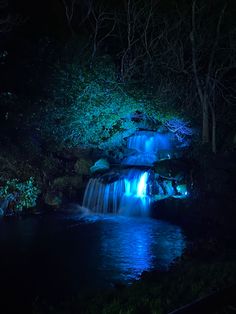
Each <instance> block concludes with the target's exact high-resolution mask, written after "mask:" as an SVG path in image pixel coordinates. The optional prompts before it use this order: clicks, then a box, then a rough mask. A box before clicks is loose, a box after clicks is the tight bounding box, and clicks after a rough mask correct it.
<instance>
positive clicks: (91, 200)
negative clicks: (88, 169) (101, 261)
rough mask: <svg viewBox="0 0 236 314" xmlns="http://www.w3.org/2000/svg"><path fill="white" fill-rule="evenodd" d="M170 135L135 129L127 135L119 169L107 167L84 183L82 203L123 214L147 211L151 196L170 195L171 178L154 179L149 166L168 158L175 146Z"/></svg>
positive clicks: (137, 214)
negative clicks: (126, 151)
mask: <svg viewBox="0 0 236 314" xmlns="http://www.w3.org/2000/svg"><path fill="white" fill-rule="evenodd" d="M174 144H175V143H174V141H173V135H172V134H170V133H165V134H158V133H155V132H151V131H138V132H136V133H135V134H134V135H133V136H131V137H129V138H128V142H127V148H128V149H130V150H131V152H132V154H131V155H129V156H127V157H126V158H124V159H123V161H122V163H121V165H123V166H122V167H123V169H122V167H121V169H114V170H109V171H107V172H106V173H104V174H100V175H98V176H97V177H94V178H91V179H90V180H89V182H88V184H87V187H86V190H85V194H84V198H83V207H84V208H87V209H89V210H90V211H92V212H97V213H103V214H107V213H113V214H122V215H127V216H147V215H149V210H150V203H151V200H152V196H153V194H154V192H155V194H157V195H160V197H162V198H163V197H168V196H171V195H173V194H174V193H175V192H176V191H177V190H175V187H173V184H172V183H171V181H165V182H164V181H162V182H161V181H160V180H159V181H158V177H159V176H158V174H155V173H154V172H153V170H151V167H152V165H153V163H154V162H157V161H159V160H161V159H170V158H171V156H172V151H173V149H174V148H175V145H174Z"/></svg>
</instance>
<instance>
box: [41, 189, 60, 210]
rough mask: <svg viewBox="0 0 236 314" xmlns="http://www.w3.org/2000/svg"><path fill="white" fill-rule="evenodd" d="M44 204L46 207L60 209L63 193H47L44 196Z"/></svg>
mask: <svg viewBox="0 0 236 314" xmlns="http://www.w3.org/2000/svg"><path fill="white" fill-rule="evenodd" d="M44 202H45V204H46V205H49V206H52V207H55V208H59V207H60V206H61V204H62V193H61V192H56V191H47V193H46V194H45V196H44Z"/></svg>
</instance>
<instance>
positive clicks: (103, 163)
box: [90, 158, 110, 173]
mask: <svg viewBox="0 0 236 314" xmlns="http://www.w3.org/2000/svg"><path fill="white" fill-rule="evenodd" d="M109 168H110V164H109V162H108V161H107V160H106V159H104V158H101V159H99V160H98V161H96V162H95V164H94V165H93V166H92V167H91V168H90V171H91V172H92V173H95V172H99V171H101V172H103V171H106V170H108V169H109Z"/></svg>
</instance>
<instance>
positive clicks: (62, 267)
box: [0, 213, 185, 302]
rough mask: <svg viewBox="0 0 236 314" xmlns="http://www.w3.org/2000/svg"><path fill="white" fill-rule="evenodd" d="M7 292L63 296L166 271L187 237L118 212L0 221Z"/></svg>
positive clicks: (0, 262)
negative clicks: (154, 270)
mask: <svg viewBox="0 0 236 314" xmlns="http://www.w3.org/2000/svg"><path fill="white" fill-rule="evenodd" d="M0 247H1V259H0V277H1V287H2V288H4V289H3V294H2V296H5V295H8V296H10V298H13V299H15V300H16V299H17V298H19V300H18V301H19V302H26V300H28V298H30V299H34V298H36V297H37V296H39V297H45V298H50V301H51V300H52V299H53V298H55V299H57V298H58V299H59V300H61V298H64V297H65V296H68V295H73V294H74V293H82V292H85V291H92V290H94V289H97V288H102V287H112V286H113V285H114V284H115V283H117V282H124V283H130V282H132V281H133V280H135V279H138V278H139V277H140V275H141V273H142V272H143V271H148V270H152V269H159V270H166V269H167V268H168V267H169V266H170V265H171V263H172V262H173V261H174V260H175V259H176V258H177V257H179V256H181V254H182V252H183V250H184V247H185V239H184V236H183V234H182V232H181V229H180V228H179V227H177V226H175V225H172V224H169V223H166V222H163V221H157V220H154V219H150V218H148V217H146V218H135V217H124V216H115V215H102V216H101V215H88V216H79V215H69V216H68V213H67V214H66V215H56V216H55V215H49V216H48V215H47V216H42V217H34V218H27V219H23V220H10V221H3V220H2V221H0Z"/></svg>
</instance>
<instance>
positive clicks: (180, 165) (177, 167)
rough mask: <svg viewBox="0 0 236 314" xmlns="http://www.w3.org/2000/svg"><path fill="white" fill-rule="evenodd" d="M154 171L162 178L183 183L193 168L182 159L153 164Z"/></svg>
mask: <svg viewBox="0 0 236 314" xmlns="http://www.w3.org/2000/svg"><path fill="white" fill-rule="evenodd" d="M154 171H155V172H156V173H158V174H159V175H160V176H162V177H166V178H170V179H174V180H176V181H178V182H183V181H186V179H188V178H187V177H189V176H191V172H192V171H193V166H192V165H191V163H190V162H189V161H186V160H183V159H166V160H161V161H159V162H156V163H155V164H154Z"/></svg>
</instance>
